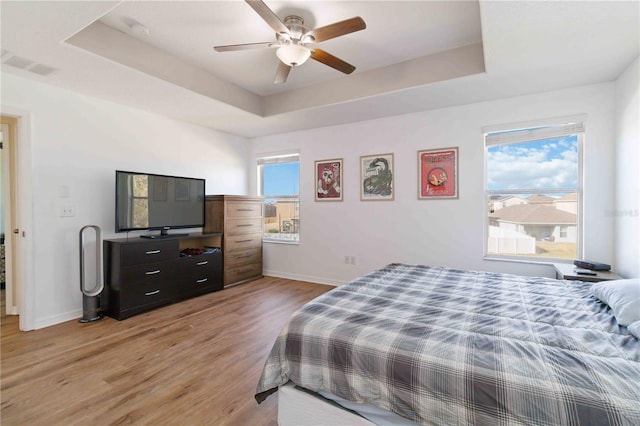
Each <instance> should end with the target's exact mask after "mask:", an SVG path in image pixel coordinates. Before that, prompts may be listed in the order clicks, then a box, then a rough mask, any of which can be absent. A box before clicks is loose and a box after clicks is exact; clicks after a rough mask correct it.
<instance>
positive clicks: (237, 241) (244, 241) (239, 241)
mask: <svg viewBox="0 0 640 426" xmlns="http://www.w3.org/2000/svg"><path fill="white" fill-rule="evenodd" d="M249 241H253V238H249V239H248V240H236V243H248V242H249Z"/></svg>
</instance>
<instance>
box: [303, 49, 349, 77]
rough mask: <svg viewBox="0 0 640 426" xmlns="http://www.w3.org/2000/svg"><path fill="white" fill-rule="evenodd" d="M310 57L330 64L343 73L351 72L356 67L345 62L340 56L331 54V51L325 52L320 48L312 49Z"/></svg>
mask: <svg viewBox="0 0 640 426" xmlns="http://www.w3.org/2000/svg"><path fill="white" fill-rule="evenodd" d="M311 59H315V60H316V61H318V62H322V63H323V64H325V65H328V66H330V67H331V68H334V69H336V70H338V71H340V72H343V73H345V74H351V73H352V72H353V71H355V69H356V67H354V66H353V65H351V64H348V63H346V62H345V61H343V60H342V59H340V58H337V57H335V56H333V55H332V54H331V53H327V52H325V51H324V50H322V49H313V50H312V51H311Z"/></svg>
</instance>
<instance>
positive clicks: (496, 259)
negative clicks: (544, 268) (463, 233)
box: [482, 256, 571, 266]
mask: <svg viewBox="0 0 640 426" xmlns="http://www.w3.org/2000/svg"><path fill="white" fill-rule="evenodd" d="M482 260H488V261H491V262H510V263H527V264H530V265H549V266H553V264H554V263H562V262H571V261H570V260H567V259H532V258H526V259H516V258H509V257H491V256H484V257H483V258H482Z"/></svg>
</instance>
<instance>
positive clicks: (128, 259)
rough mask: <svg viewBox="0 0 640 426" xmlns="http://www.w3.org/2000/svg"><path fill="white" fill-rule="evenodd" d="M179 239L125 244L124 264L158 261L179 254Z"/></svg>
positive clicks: (123, 252)
mask: <svg viewBox="0 0 640 426" xmlns="http://www.w3.org/2000/svg"><path fill="white" fill-rule="evenodd" d="M179 252H180V249H179V243H178V240H164V241H162V240H159V241H149V242H142V243H131V244H123V245H122V249H121V254H120V262H121V265H122V266H129V265H138V264H142V263H149V262H158V261H161V260H168V259H175V258H177V257H178V256H179Z"/></svg>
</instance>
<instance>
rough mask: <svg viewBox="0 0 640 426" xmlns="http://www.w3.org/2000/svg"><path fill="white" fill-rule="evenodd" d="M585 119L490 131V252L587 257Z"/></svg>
mask: <svg viewBox="0 0 640 426" xmlns="http://www.w3.org/2000/svg"><path fill="white" fill-rule="evenodd" d="M583 138H584V123H583V122H582V121H579V122H574V121H572V122H564V123H561V124H555V125H543V126H535V127H533V126H531V127H527V128H517V127H516V128H511V129H508V128H507V129H501V130H493V131H488V132H485V159H486V163H485V170H486V184H485V193H486V203H487V206H488V209H487V210H488V213H487V215H486V218H485V224H486V237H487V238H486V240H485V241H486V246H485V256H488V257H492V258H516V259H521V258H532V259H544V260H553V259H577V258H580V257H581V256H580V255H579V254H580V252H581V249H580V247H581V235H582V233H581V230H580V225H581V217H582V205H581V200H582V191H581V176H582V172H581V167H582V161H581V152H582V141H583Z"/></svg>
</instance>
